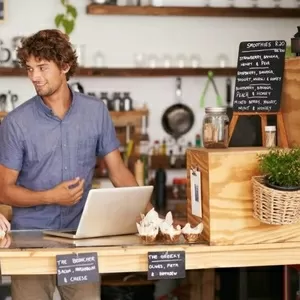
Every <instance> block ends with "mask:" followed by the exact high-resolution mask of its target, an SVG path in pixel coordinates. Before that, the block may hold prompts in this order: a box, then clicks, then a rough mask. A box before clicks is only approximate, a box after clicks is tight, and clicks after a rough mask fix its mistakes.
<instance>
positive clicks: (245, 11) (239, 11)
mask: <svg viewBox="0 0 300 300" xmlns="http://www.w3.org/2000/svg"><path fill="white" fill-rule="evenodd" d="M86 12H87V14H90V15H123V16H124V15H131V16H185V17H237V18H245V17H249V18H299V15H300V9H299V8H282V7H258V6H256V7H234V6H228V7H212V6H205V7H171V6H138V5H136V6H118V5H103V4H97V3H91V4H89V5H88V6H87V8H86Z"/></svg>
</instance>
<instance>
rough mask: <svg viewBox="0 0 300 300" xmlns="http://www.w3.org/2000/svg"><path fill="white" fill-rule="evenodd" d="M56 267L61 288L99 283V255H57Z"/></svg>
mask: <svg viewBox="0 0 300 300" xmlns="http://www.w3.org/2000/svg"><path fill="white" fill-rule="evenodd" d="M56 266H57V284H58V285H59V286H61V285H69V284H79V283H87V282H99V279H100V278H99V277H100V276H99V270H98V256H97V253H80V254H65V255H57V256H56Z"/></svg>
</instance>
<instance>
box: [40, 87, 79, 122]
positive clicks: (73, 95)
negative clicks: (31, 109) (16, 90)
mask: <svg viewBox="0 0 300 300" xmlns="http://www.w3.org/2000/svg"><path fill="white" fill-rule="evenodd" d="M68 87H69V90H70V92H71V98H72V99H71V106H70V108H69V111H70V110H71V108H72V107H73V106H74V104H75V102H76V93H75V92H74V90H73V89H72V88H71V87H70V86H69V85H68ZM36 97H37V100H38V101H37V103H38V107H39V109H41V110H42V111H43V112H44V113H45V114H47V115H51V116H52V115H53V113H52V109H51V108H50V107H49V106H47V105H46V104H45V102H44V101H43V99H42V97H41V96H39V95H37V96H36Z"/></svg>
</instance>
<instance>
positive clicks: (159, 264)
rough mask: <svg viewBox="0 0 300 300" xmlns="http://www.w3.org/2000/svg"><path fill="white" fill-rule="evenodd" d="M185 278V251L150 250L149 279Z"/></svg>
mask: <svg viewBox="0 0 300 300" xmlns="http://www.w3.org/2000/svg"><path fill="white" fill-rule="evenodd" d="M175 278H185V252H184V251H167V252H149V253H148V280H157V279H175Z"/></svg>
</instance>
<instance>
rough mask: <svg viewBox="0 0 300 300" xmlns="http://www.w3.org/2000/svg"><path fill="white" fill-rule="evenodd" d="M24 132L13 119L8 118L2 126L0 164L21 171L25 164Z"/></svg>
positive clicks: (0, 133)
mask: <svg viewBox="0 0 300 300" xmlns="http://www.w3.org/2000/svg"><path fill="white" fill-rule="evenodd" d="M23 149H24V147H23V139H22V131H21V128H20V127H19V126H18V124H17V123H16V122H15V121H14V119H13V118H10V116H7V117H6V118H4V120H3V122H2V123H1V125H0V164H1V165H3V166H5V167H7V168H9V169H14V170H17V171H20V170H21V168H22V164H23V153H24V151H23Z"/></svg>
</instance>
